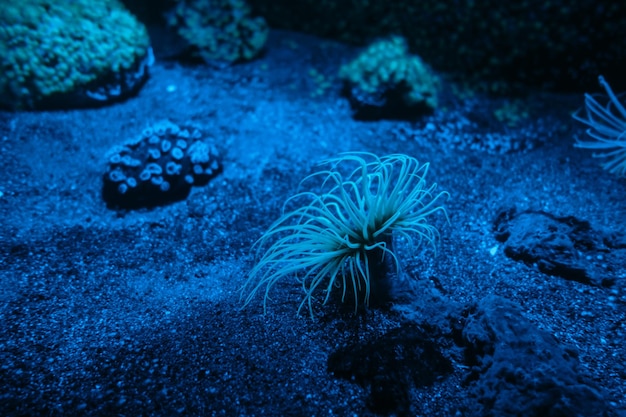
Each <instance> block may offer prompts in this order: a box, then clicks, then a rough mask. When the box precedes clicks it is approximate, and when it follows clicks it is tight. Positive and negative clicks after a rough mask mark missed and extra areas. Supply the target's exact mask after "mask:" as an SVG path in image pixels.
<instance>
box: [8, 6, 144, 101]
mask: <svg viewBox="0 0 626 417" xmlns="http://www.w3.org/2000/svg"><path fill="white" fill-rule="evenodd" d="M0 8H1V9H2V15H1V17H0V57H1V58H0V65H1V68H2V71H0V100H1V102H2V104H4V105H8V106H9V107H11V108H18V109H19V108H32V107H37V104H38V103H40V102H41V101H42V100H45V99H49V98H51V97H56V96H60V95H64V94H69V93H74V92H76V91H77V90H80V89H81V88H83V87H86V86H88V85H89V84H90V83H92V82H94V81H96V80H98V79H100V78H101V77H106V76H108V75H110V74H111V73H117V72H119V71H123V70H128V69H129V68H130V67H131V66H132V65H133V64H134V63H136V62H137V61H138V60H139V59H141V58H142V57H145V56H146V53H147V50H148V48H149V46H150V40H149V37H148V34H147V31H146V29H145V27H144V26H143V25H142V24H141V23H139V22H138V21H137V20H136V19H135V18H134V17H133V16H132V15H131V14H130V13H129V12H128V11H127V10H126V9H125V8H124V6H123V5H122V4H121V3H120V2H119V1H117V0H20V1H19V2H18V1H9V0H0Z"/></svg>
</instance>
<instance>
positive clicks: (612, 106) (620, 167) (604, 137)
mask: <svg viewBox="0 0 626 417" xmlns="http://www.w3.org/2000/svg"><path fill="white" fill-rule="evenodd" d="M598 80H599V81H600V85H601V86H602V87H604V90H605V91H606V93H607V95H608V98H609V100H608V103H606V104H605V105H602V104H600V103H599V102H598V100H597V99H596V98H597V96H595V95H591V94H585V107H584V112H583V109H580V110H579V111H577V112H576V113H574V115H573V117H574V119H575V120H577V121H579V122H581V123H583V124H585V125H587V126H588V129H587V131H586V133H587V136H589V137H590V138H591V139H593V140H592V141H581V140H577V141H576V143H575V144H574V146H576V147H577V148H585V149H594V150H597V151H600V152H595V153H594V154H593V157H594V158H603V159H604V160H605V162H604V163H602V167H603V168H604V169H606V170H608V171H609V172H611V173H614V174H617V175H619V176H622V177H623V176H626V109H625V108H624V105H623V104H622V103H620V101H619V98H618V97H617V96H616V95H615V94H614V93H613V90H612V89H611V86H610V85H609V83H607V82H606V81H605V79H604V77H602V76H600V77H598Z"/></svg>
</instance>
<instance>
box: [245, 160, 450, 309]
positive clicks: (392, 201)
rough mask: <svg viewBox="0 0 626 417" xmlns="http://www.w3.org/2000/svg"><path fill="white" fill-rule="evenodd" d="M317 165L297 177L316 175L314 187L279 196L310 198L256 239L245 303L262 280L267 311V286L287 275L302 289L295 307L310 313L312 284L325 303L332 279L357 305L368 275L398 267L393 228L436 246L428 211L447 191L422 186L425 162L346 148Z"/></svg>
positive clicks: (414, 241) (414, 242) (381, 275)
mask: <svg viewBox="0 0 626 417" xmlns="http://www.w3.org/2000/svg"><path fill="white" fill-rule="evenodd" d="M320 165H322V166H325V167H327V168H326V169H323V170H321V171H318V172H315V173H314V174H311V175H309V176H308V177H306V178H305V179H304V180H303V181H302V182H301V185H302V184H303V183H304V182H306V181H310V180H312V179H315V178H317V179H319V180H321V186H320V189H319V192H312V191H305V192H300V193H298V194H296V195H295V196H293V197H291V198H290V199H288V200H287V202H286V203H285V204H289V203H293V202H295V201H296V200H305V201H307V202H308V204H304V205H302V206H299V207H298V208H296V209H295V210H293V211H290V212H287V213H285V214H283V215H282V216H281V217H280V218H279V219H278V220H277V221H276V222H274V223H273V224H272V225H271V226H270V228H269V229H268V230H267V232H265V234H264V235H263V236H262V237H261V238H260V239H259V240H258V241H257V242H256V243H255V245H254V247H253V251H255V254H256V258H257V260H258V261H257V263H256V265H255V266H254V267H253V268H252V270H251V271H250V273H249V276H248V279H247V281H246V283H245V285H244V287H243V288H242V298H244V299H245V305H248V304H249V303H250V301H251V300H252V299H253V297H254V296H255V294H256V293H257V292H259V291H260V290H261V289H262V288H264V293H265V296H264V301H263V311H264V312H265V311H266V306H267V301H268V299H269V298H270V297H269V292H270V290H271V288H272V287H273V286H274V284H276V282H278V281H279V280H281V279H283V278H286V277H289V276H292V277H294V278H295V279H296V280H297V281H298V282H299V283H300V284H301V285H302V288H303V290H304V299H303V300H302V302H301V303H300V307H299V308H298V313H300V311H301V309H302V308H303V307H304V306H305V305H308V308H309V311H310V313H311V316H312V315H313V304H312V303H313V298H314V295H315V294H316V293H317V292H318V291H317V290H321V291H322V293H323V304H326V303H327V302H328V300H329V298H330V296H331V293H332V292H333V289H334V288H337V287H338V288H341V290H342V296H341V300H342V302H343V301H345V299H346V295H347V293H349V292H351V293H352V294H353V299H354V304H355V311H356V309H357V307H358V305H359V302H360V301H362V302H363V303H364V304H365V305H368V304H369V300H370V292H371V289H372V282H373V281H374V280H384V279H386V278H387V277H388V276H389V275H390V274H392V273H396V274H397V273H399V272H400V263H399V260H398V257H397V255H396V253H395V252H394V249H393V237H394V236H396V237H403V238H404V239H406V241H407V243H408V244H409V245H411V247H417V246H419V245H420V244H421V243H422V241H426V242H428V243H429V244H431V245H432V246H433V247H434V246H435V242H436V241H437V239H438V237H439V232H438V230H437V228H436V227H435V226H433V225H431V224H429V223H428V218H429V217H430V216H431V215H433V214H434V213H436V212H439V211H441V212H442V213H443V214H444V215H446V210H445V208H444V207H443V205H442V200H443V199H444V198H445V197H447V195H448V194H447V193H446V192H439V193H436V192H435V191H436V188H437V184H432V185H430V186H427V184H426V181H425V179H424V178H425V176H426V173H427V172H428V167H429V164H427V163H426V164H421V165H420V163H419V162H418V161H417V159H415V158H412V157H410V156H407V155H401V154H394V155H387V156H384V157H377V156H375V155H373V154H369V153H344V154H341V155H340V156H339V157H337V158H333V159H329V160H326V161H323V162H322V163H320ZM344 166H347V171H346V169H340V168H344ZM342 171H343V172H344V174H342ZM446 217H447V215H446ZM374 288H380V287H379V286H377V285H375V286H374Z"/></svg>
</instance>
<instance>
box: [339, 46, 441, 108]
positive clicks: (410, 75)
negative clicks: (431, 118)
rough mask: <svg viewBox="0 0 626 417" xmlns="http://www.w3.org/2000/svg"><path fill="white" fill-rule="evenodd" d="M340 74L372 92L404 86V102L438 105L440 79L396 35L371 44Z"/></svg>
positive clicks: (341, 76) (349, 82)
mask: <svg viewBox="0 0 626 417" xmlns="http://www.w3.org/2000/svg"><path fill="white" fill-rule="evenodd" d="M339 77H340V78H341V79H342V80H344V81H345V82H347V83H348V84H349V85H351V86H356V87H358V88H359V89H360V90H361V91H363V92H365V93H368V94H377V93H379V92H381V90H395V89H398V88H400V89H402V90H403V91H404V93H403V94H402V100H403V101H404V103H403V104H405V105H407V106H409V107H411V106H416V105H419V106H425V107H427V108H430V109H434V108H436V107H437V90H438V87H439V80H438V78H437V77H436V76H435V75H434V74H433V73H432V72H431V71H430V70H429V69H428V68H427V66H426V64H425V63H424V62H423V61H422V59H421V58H420V57H418V56H416V55H411V54H409V51H408V47H407V44H406V41H405V40H404V39H403V38H402V37H400V36H393V37H391V38H389V39H383V40H380V41H377V42H374V43H373V44H371V45H370V46H369V47H368V48H366V49H365V51H364V52H363V53H361V55H359V56H358V57H357V58H356V59H355V60H354V61H352V62H350V63H348V64H346V65H343V66H342V67H341V68H340V69H339Z"/></svg>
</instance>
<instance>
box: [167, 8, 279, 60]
mask: <svg viewBox="0 0 626 417" xmlns="http://www.w3.org/2000/svg"><path fill="white" fill-rule="evenodd" d="M168 25H169V26H171V27H173V28H175V29H176V30H177V31H178V34H179V35H180V36H181V37H182V38H183V39H185V40H186V41H187V42H188V43H189V44H190V45H191V46H192V47H194V49H195V53H196V54H197V55H198V56H200V57H201V58H202V59H203V60H205V61H207V62H215V61H221V62H227V63H233V62H237V61H247V60H251V59H253V58H255V57H256V56H257V55H258V54H259V53H260V52H261V50H262V49H263V47H264V46H265V42H266V41H267V36H268V33H269V28H268V26H267V23H265V20H264V19H263V18H262V17H253V16H252V15H251V9H250V6H248V4H247V3H246V2H245V1H244V0H178V4H177V5H176V7H175V8H174V10H173V12H172V13H170V14H169V15H168Z"/></svg>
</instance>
